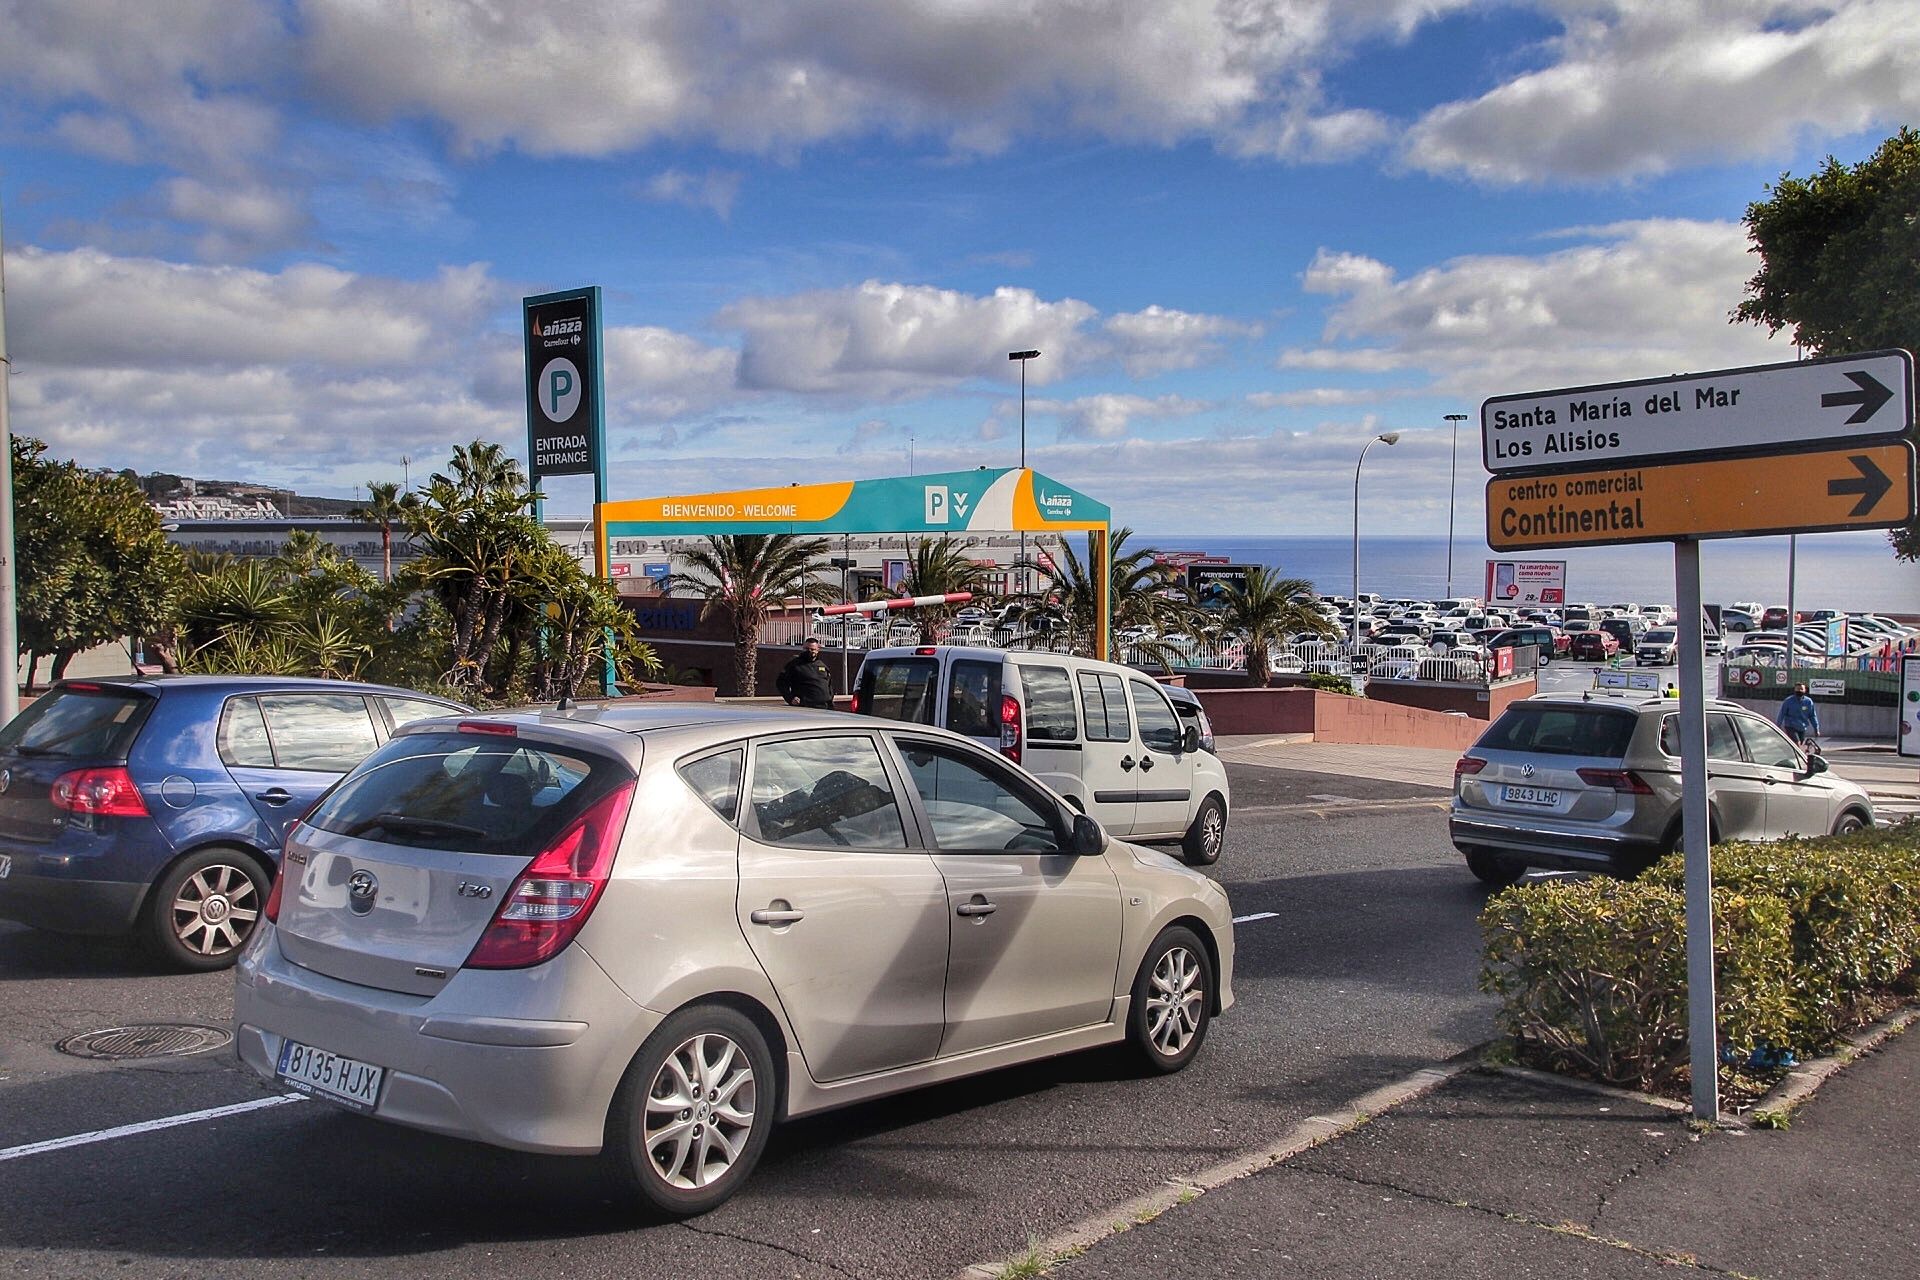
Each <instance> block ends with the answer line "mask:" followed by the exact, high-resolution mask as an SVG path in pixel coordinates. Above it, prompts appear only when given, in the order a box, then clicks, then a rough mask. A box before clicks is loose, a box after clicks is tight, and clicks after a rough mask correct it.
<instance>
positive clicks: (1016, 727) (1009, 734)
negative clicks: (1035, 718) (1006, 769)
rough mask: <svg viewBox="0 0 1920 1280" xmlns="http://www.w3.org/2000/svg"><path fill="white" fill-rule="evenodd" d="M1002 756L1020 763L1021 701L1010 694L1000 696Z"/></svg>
mask: <svg viewBox="0 0 1920 1280" xmlns="http://www.w3.org/2000/svg"><path fill="white" fill-rule="evenodd" d="M1000 754H1001V755H1003V756H1005V757H1006V758H1007V759H1009V760H1011V761H1013V762H1014V763H1015V764H1019V763H1020V700H1019V699H1018V698H1016V697H1014V696H1013V695H1012V694H1010V693H1006V694H1002V695H1000Z"/></svg>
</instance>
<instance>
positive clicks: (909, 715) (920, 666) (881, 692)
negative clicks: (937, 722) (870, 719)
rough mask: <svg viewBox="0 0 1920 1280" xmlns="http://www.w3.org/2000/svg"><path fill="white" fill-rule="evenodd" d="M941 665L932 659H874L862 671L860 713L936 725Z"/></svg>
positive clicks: (885, 718)
mask: <svg viewBox="0 0 1920 1280" xmlns="http://www.w3.org/2000/svg"><path fill="white" fill-rule="evenodd" d="M939 685H940V664H939V663H938V662H937V661H935V660H934V659H932V658H879V659H873V658H870V659H868V660H867V664H866V665H865V666H863V667H861V668H860V710H862V711H864V712H866V713H867V714H868V715H870V716H879V717H880V718H881V719H882V720H904V721H905V722H906V723H908V724H933V723H934V718H933V713H934V705H935V703H934V700H935V698H936V697H937V696H938V693H939Z"/></svg>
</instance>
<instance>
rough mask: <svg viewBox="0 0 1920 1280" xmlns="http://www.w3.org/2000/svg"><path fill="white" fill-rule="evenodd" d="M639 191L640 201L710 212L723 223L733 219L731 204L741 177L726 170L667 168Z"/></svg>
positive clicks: (737, 196) (736, 195)
mask: <svg viewBox="0 0 1920 1280" xmlns="http://www.w3.org/2000/svg"><path fill="white" fill-rule="evenodd" d="M638 191H639V194H640V196H641V197H642V198H643V199H647V200H654V201H658V202H659V203H661V204H682V205H685V206H687V207H688V208H689V209H708V210H711V211H712V212H713V213H714V214H715V215H716V216H718V217H719V219H720V220H721V221H722V222H725V221H726V220H727V219H728V218H730V217H732V216H733V202H734V201H735V200H737V199H738V198H739V196H740V174H739V173H737V172H733V171H730V170H725V169H709V170H707V171H706V172H705V173H687V172H685V171H683V170H680V169H668V170H667V171H666V172H664V173H657V174H655V175H654V176H653V177H651V178H649V179H647V180H646V181H645V182H643V183H641V184H640V185H639V187H638Z"/></svg>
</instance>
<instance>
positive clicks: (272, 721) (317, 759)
mask: <svg viewBox="0 0 1920 1280" xmlns="http://www.w3.org/2000/svg"><path fill="white" fill-rule="evenodd" d="M260 710H261V712H262V713H264V714H265V716H266V719H267V734H268V736H269V737H270V738H271V739H272V740H273V761H274V764H275V766H276V767H278V768H281V769H312V770H314V771H316V772H322V773H345V772H346V771H347V770H349V769H351V768H353V766H355V765H356V764H359V763H360V762H361V761H362V760H364V759H366V758H367V755H368V753H369V752H371V751H372V750H373V749H374V747H375V746H377V745H378V744H377V743H376V742H375V741H374V736H373V717H372V716H371V715H370V714H369V713H368V711H367V700H366V699H365V698H363V697H361V696H360V695H359V694H357V693H356V694H343V693H271V694H262V695H260Z"/></svg>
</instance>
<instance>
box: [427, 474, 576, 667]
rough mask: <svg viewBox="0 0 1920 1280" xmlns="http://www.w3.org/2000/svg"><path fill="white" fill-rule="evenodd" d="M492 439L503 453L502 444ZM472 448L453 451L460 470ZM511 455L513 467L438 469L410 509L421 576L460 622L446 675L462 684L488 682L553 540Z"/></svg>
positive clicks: (448, 612)
mask: <svg viewBox="0 0 1920 1280" xmlns="http://www.w3.org/2000/svg"><path fill="white" fill-rule="evenodd" d="M481 447H482V442H480V441H475V442H474V448H475V449H476V450H478V449H480V448H481ZM485 447H486V448H488V449H492V450H494V451H495V453H498V447H497V446H492V445H487V446H485ZM465 452H466V451H465V450H459V449H456V450H455V451H454V470H455V472H456V474H460V473H461V472H462V466H461V463H462V454H464V453H465ZM506 463H507V464H508V467H510V468H511V469H510V470H508V469H504V468H503V469H500V470H496V471H493V472H491V473H490V474H489V473H486V472H484V471H483V470H482V469H480V468H477V467H470V468H468V469H467V470H466V471H465V473H464V474H460V478H459V479H457V480H456V479H450V478H448V477H447V476H443V475H435V476H434V477H433V478H432V479H431V480H429V481H428V482H427V487H426V490H425V492H424V494H423V495H422V497H421V500H420V501H419V502H418V503H416V504H415V505H414V507H413V508H412V509H411V510H409V511H408V512H407V513H406V517H405V518H406V521H407V525H408V529H409V532H411V534H412V535H413V539H414V541H415V542H416V543H417V544H418V546H419V548H420V559H419V560H418V562H417V564H418V568H419V573H420V578H421V580H422V581H424V582H425V583H426V584H427V585H428V587H429V589H431V590H432V591H433V593H434V594H435V595H436V596H437V597H439V599H440V602H441V603H442V604H443V605H445V606H446V609H447V614H448V617H449V618H450V619H451V621H452V624H453V631H452V636H451V639H452V646H451V653H450V655H449V667H448V670H447V673H446V676H445V679H446V682H447V683H448V684H450V685H453V686H454V687H456V688H459V689H462V690H477V689H479V688H480V687H481V686H482V685H484V684H485V683H486V678H487V671H488V668H489V666H490V665H491V663H492V659H493V654H494V649H495V647H496V646H497V645H498V643H499V641H500V636H501V632H502V629H503V628H504V627H505V626H506V623H507V620H508V617H509V615H510V614H511V613H512V612H513V607H514V605H515V604H516V603H519V602H521V601H522V600H523V599H524V598H525V597H527V596H528V595H529V593H531V592H532V591H533V590H534V584H533V582H532V581H531V579H530V578H529V568H530V565H531V563H532V561H533V559H534V557H535V556H537V555H538V553H539V551H540V548H541V546H542V544H543V543H544V542H545V541H546V531H545V530H544V529H542V528H541V527H540V525H539V524H538V522H536V521H535V520H534V518H533V515H532V513H531V511H530V508H531V507H532V505H533V502H534V498H535V495H533V494H531V493H528V492H526V491H525V490H523V489H521V488H520V487H519V482H518V476H519V464H518V463H515V462H513V460H512V459H511V458H508V459H506ZM508 678H509V679H510V678H511V673H508Z"/></svg>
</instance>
